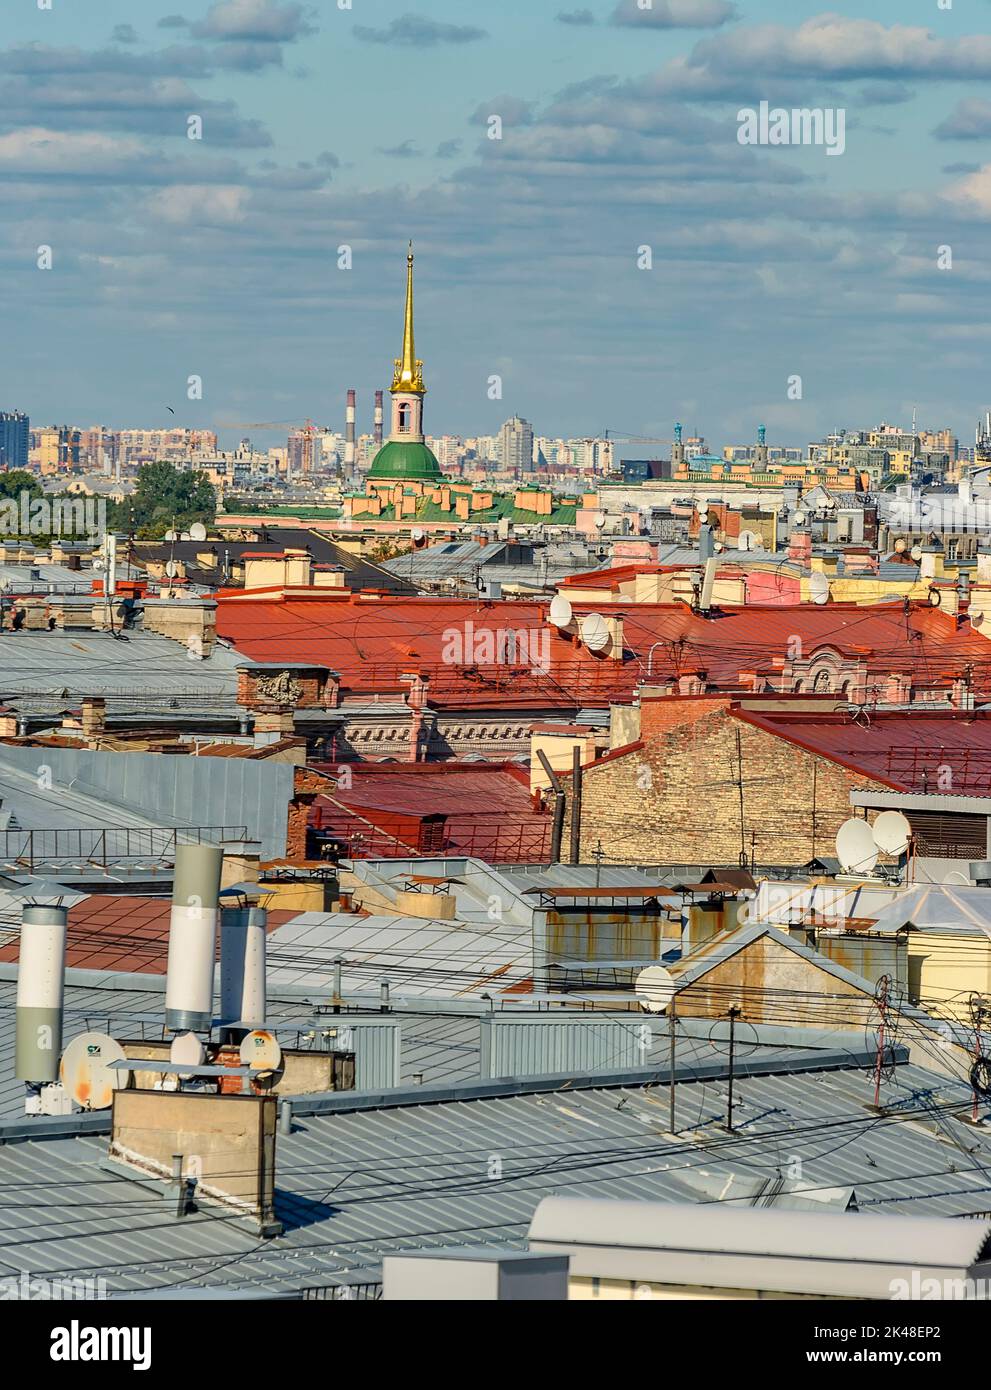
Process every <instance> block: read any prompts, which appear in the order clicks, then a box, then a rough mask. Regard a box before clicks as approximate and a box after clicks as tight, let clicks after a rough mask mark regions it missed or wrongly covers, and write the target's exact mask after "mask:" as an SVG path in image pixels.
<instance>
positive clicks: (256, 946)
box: [220, 907, 268, 1028]
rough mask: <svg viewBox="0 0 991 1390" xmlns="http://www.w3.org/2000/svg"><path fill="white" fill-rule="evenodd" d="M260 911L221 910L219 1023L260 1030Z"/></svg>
mask: <svg viewBox="0 0 991 1390" xmlns="http://www.w3.org/2000/svg"><path fill="white" fill-rule="evenodd" d="M267 927H268V913H267V912H266V911H265V909H264V908H263V907H225V908H224V909H223V911H222V912H221V914H220V1021H221V1023H246V1024H248V1026H249V1028H260V1027H261V1026H262V1024H263V1023H264V1022H265V1003H266V1001H265V936H266V931H267Z"/></svg>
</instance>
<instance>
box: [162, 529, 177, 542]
mask: <svg viewBox="0 0 991 1390" xmlns="http://www.w3.org/2000/svg"><path fill="white" fill-rule="evenodd" d="M165 539H166V540H167V541H177V540H178V539H179V532H178V531H166V533H165Z"/></svg>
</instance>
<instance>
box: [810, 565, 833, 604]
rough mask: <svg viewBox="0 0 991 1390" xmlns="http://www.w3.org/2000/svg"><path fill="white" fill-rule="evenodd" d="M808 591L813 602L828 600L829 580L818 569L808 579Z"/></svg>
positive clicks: (825, 601)
mask: <svg viewBox="0 0 991 1390" xmlns="http://www.w3.org/2000/svg"><path fill="white" fill-rule="evenodd" d="M809 593H810V594H811V596H812V602H813V603H820V604H822V603H828V602H829V580H828V579H827V578H826V576H825V575H824V574H822V573H821V571H819V570H816V571H815V572H814V573H813V575H812V578H811V579H810V580H809Z"/></svg>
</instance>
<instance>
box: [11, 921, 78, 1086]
mask: <svg viewBox="0 0 991 1390" xmlns="http://www.w3.org/2000/svg"><path fill="white" fill-rule="evenodd" d="M68 920H69V913H68V910H67V909H66V908H64V907H49V906H41V905H39V904H35V903H32V904H31V905H30V906H27V907H25V908H24V909H23V912H22V915H21V945H20V952H19V954H18V960H17V1013H16V1044H15V1058H14V1075H15V1076H16V1077H17V1079H18V1080H19V1081H30V1082H34V1083H35V1084H39V1085H40V1084H44V1083H47V1082H51V1081H57V1080H58V1072H59V1058H60V1056H61V1053H62V1000H63V997H64V993H65V943H66V933H67V924H68Z"/></svg>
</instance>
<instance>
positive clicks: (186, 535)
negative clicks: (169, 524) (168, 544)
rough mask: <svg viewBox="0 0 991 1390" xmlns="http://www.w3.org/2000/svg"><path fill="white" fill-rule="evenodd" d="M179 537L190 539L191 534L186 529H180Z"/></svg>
mask: <svg viewBox="0 0 991 1390" xmlns="http://www.w3.org/2000/svg"><path fill="white" fill-rule="evenodd" d="M179 539H180V540H181V541H191V540H192V539H193V538H192V536H191V535H190V534H189V532H188V531H180V532H179Z"/></svg>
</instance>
